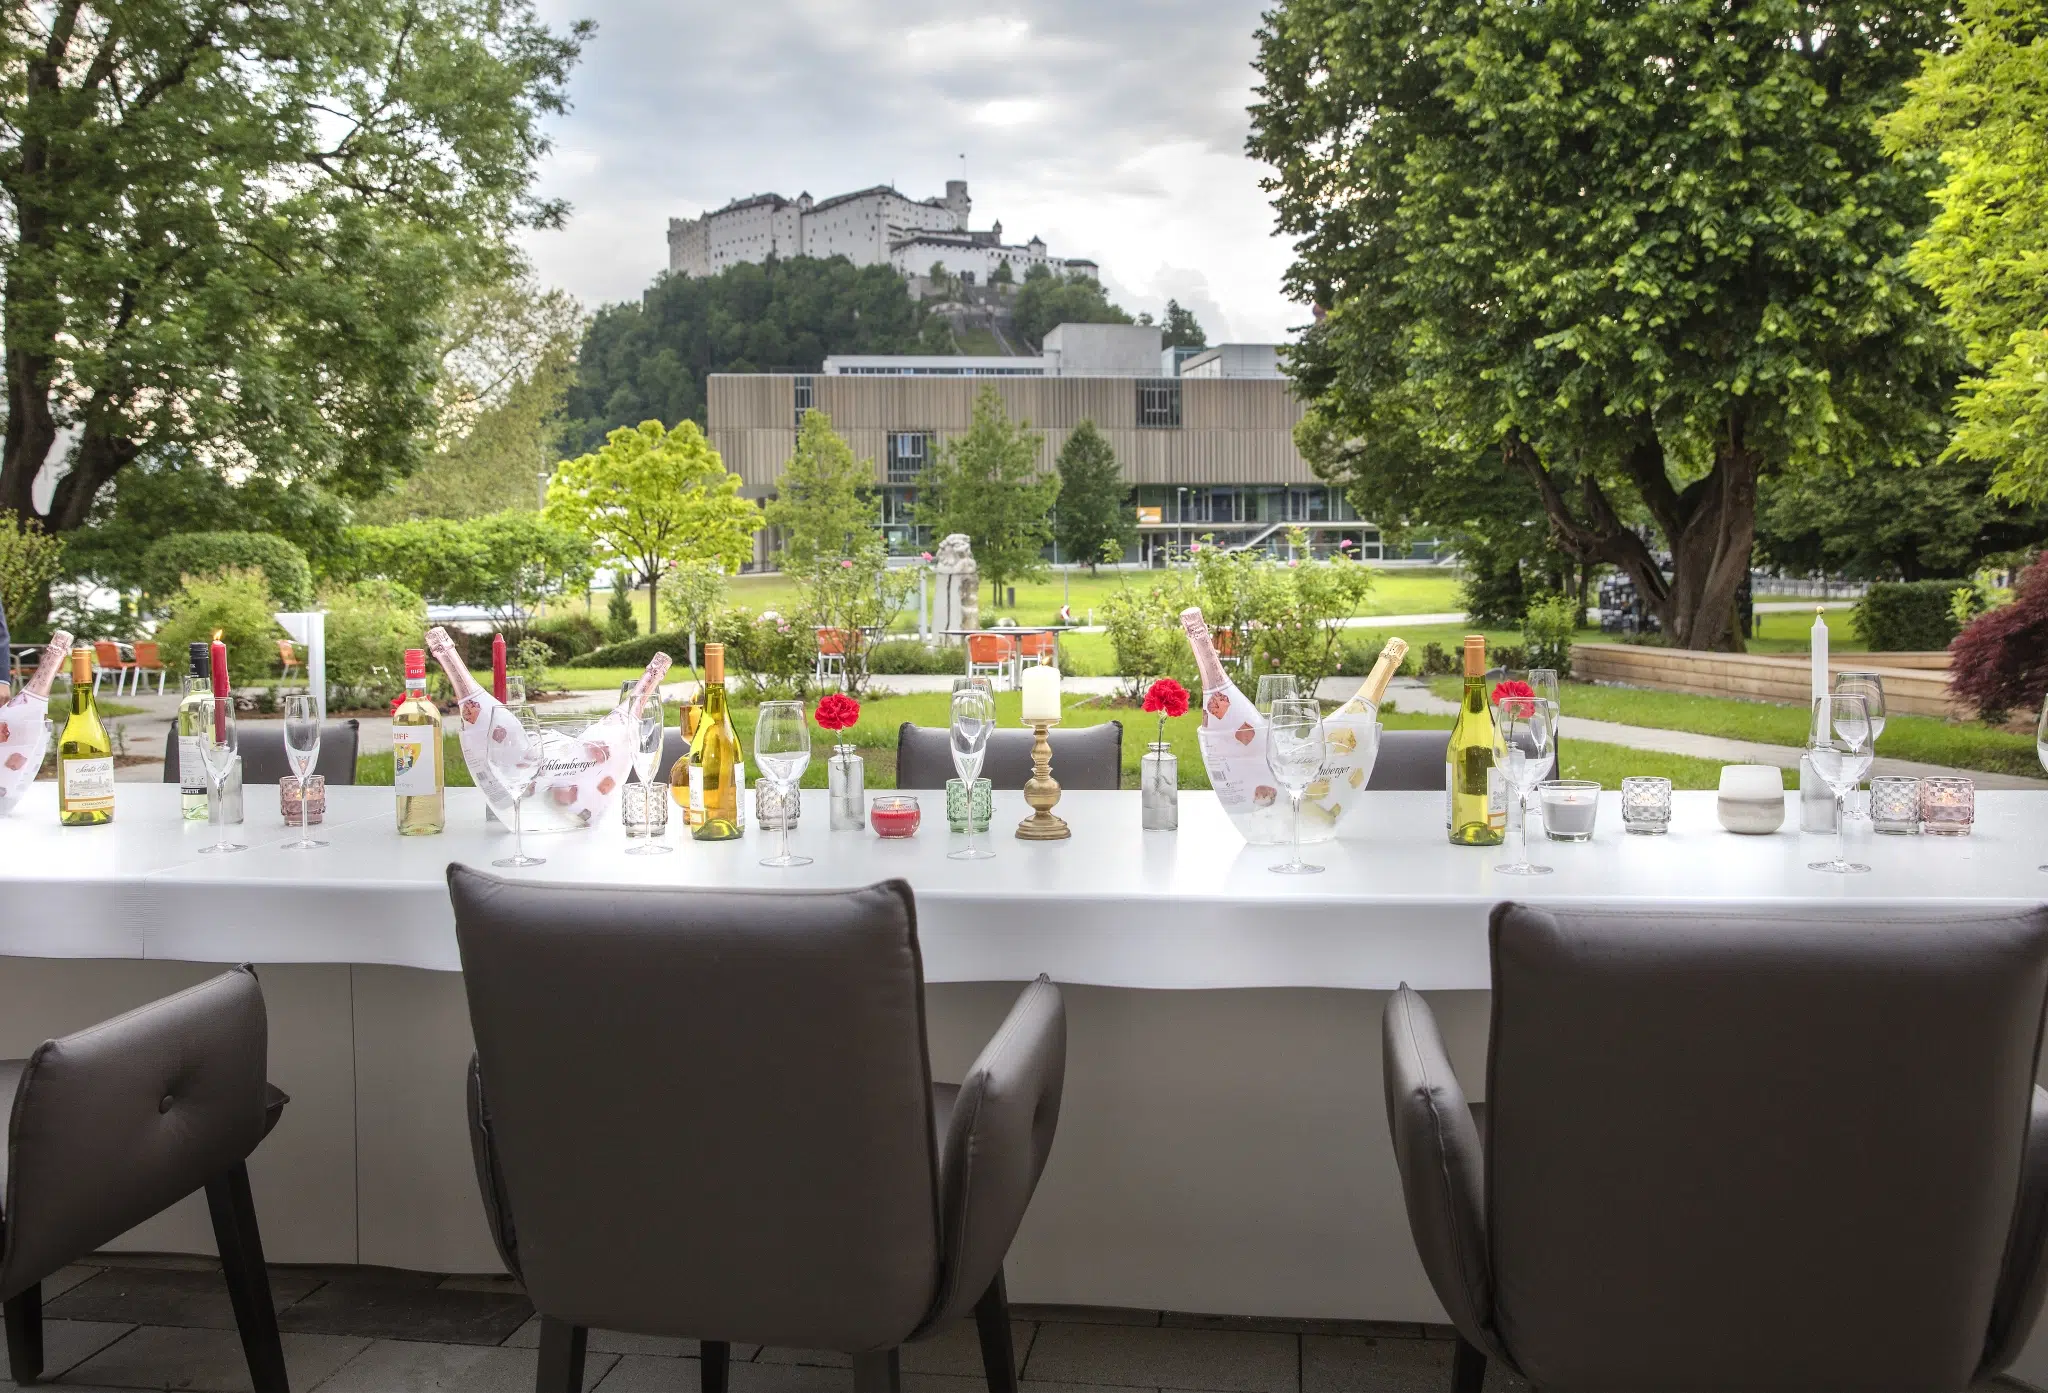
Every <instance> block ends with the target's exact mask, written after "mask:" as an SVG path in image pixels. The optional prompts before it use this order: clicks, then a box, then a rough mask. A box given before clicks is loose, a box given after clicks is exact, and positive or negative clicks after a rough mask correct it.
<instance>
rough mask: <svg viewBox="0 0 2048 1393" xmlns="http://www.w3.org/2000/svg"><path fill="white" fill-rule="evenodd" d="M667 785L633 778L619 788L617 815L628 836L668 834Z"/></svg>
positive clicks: (660, 835) (659, 835)
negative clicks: (642, 781) (644, 782)
mask: <svg viewBox="0 0 2048 1393" xmlns="http://www.w3.org/2000/svg"><path fill="white" fill-rule="evenodd" d="M668 805H669V796H668V785H667V784H659V783H657V784H643V783H641V782H640V781H639V780H637V779H635V780H634V781H633V782H632V783H629V784H627V785H626V786H625V787H624V788H622V789H620V790H619V816H620V818H621V819H622V820H624V822H625V824H626V835H627V836H629V837H662V836H666V835H668Z"/></svg>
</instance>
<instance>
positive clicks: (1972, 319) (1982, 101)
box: [1882, 0, 2048, 503]
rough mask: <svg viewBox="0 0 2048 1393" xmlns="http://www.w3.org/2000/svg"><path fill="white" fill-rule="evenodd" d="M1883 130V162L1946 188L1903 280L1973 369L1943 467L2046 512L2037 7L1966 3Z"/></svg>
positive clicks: (2046, 78)
mask: <svg viewBox="0 0 2048 1393" xmlns="http://www.w3.org/2000/svg"><path fill="white" fill-rule="evenodd" d="M1911 87H1912V96H1911V97H1910V98H1909V99H1908V100H1907V102H1906V104H1905V105H1904V106H1903V107H1902V108H1900V109H1899V110H1898V111H1896V112H1894V113H1893V114H1892V115H1891V116H1890V117H1888V118H1887V119H1886V120H1885V122H1884V123H1883V126H1882V129H1883V131H1884V134H1885V137H1886V139H1887V140H1888V141H1889V142H1890V143H1891V145H1892V146H1893V148H1895V149H1897V150H1899V151H1901V152H1903V153H1905V154H1907V155H1909V156H1912V157H1915V158H1919V159H1925V158H1927V157H1929V156H1932V155H1935V154H1938V155H1939V157H1940V163H1941V168H1942V170H1943V173H1944V174H1945V176H1946V177H1945V179H1944V181H1943V183H1942V184H1941V186H1940V188H1939V189H1937V190H1936V191H1935V195H1934V201H1935V205H1936V207H1937V208H1938V210H1939V211H1938V212H1937V214H1936V216H1935V218H1934V223H1933V226H1931V227H1930V228H1929V229H1928V230H1927V234H1926V235H1925V236H1924V237H1923V238H1922V239H1921V240H1920V243H1919V245H1917V246H1916V247H1914V248H1913V254H1912V258H1911V265H1912V268H1913V270H1914V272H1915V273H1916V274H1917V275H1919V276H1920V277H1921V279H1922V280H1924V281H1925V282H1926V283H1927V284H1928V285H1930V286H1932V287H1933V288H1934V291H1935V293H1936V294H1938V295H1939V296H1940V297H1941V303H1942V308H1943V309H1944V310H1945V311H1946V312H1947V315H1948V320H1949V323H1950V324H1952V325H1953V326H1954V327H1955V329H1956V330H1957V332H1958V333H1959V334H1960V335H1961V336H1962V340H1963V345H1964V348H1965V350H1966V351H1967V352H1968V354H1969V359H1970V366H1971V367H1972V368H1973V369H1975V371H1974V372H1973V373H1971V374H1970V375H1969V376H1967V377H1965V378H1964V379H1963V381H1962V384H1961V390H1960V394H1959V396H1958V398H1957V401H1956V413H1957V416H1958V417H1959V422H1958V426H1957V430H1956V435H1955V440H1954V442H1953V444H1952V445H1951V447H1950V450H1951V454H1952V455H1954V456H1960V457H1962V458H1965V459H1969V460H1973V461H1976V462H1978V463H1980V464H1986V465H1990V466H1992V467H1993V469H1994V471H1995V472H1994V474H1993V476H1992V486H1993V487H1994V488H1995V489H1996V490H1997V491H1998V493H1999V494H2000V495H2001V496H2002V497H2004V498H2007V499H2009V500H2012V501H2014V502H2020V503H2044V502H2048V16H2044V12H2043V10H2042V7H2041V5H2040V3H2039V0H1964V4H1963V6H1962V16H1961V20H1960V22H1959V23H1958V25H1957V28H1956V36H1955V42H1954V44H1953V45H1952V46H1950V47H1949V48H1948V50H1947V51H1944V52H1939V53H1934V54H1930V55H1929V57H1928V59H1927V66H1926V69H1925V71H1924V72H1922V73H1921V75H1920V76H1919V77H1918V78H1916V79H1915V80H1914V81H1913V82H1912V84H1911Z"/></svg>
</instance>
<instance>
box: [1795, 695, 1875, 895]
mask: <svg viewBox="0 0 2048 1393" xmlns="http://www.w3.org/2000/svg"><path fill="white" fill-rule="evenodd" d="M1871 724H1872V723H1871V719H1870V707H1869V706H1868V705H1867V704H1866V703H1865V702H1864V699H1863V698H1862V697H1860V696H1837V695H1829V696H1824V697H1818V698H1816V699H1815V700H1814V703H1813V726H1812V728H1811V730H1810V732H1809V733H1808V735H1807V739H1806V754H1807V758H1809V759H1811V760H1812V761H1813V767H1814V771H1815V772H1816V773H1818V774H1819V775H1820V776H1821V779H1822V780H1823V781H1824V782H1825V783H1826V784H1827V786H1828V787H1829V789H1831V790H1833V792H1834V795H1835V859H1834V860H1832V861H1810V862H1808V863H1807V867H1806V868H1807V869H1808V870H1810V871H1827V872H1830V873H1831V874H1834V875H1855V874H1858V873H1860V872H1863V871H1867V870H1869V869H1870V867H1868V866H1865V865H1860V864H1858V863H1857V862H1854V861H1851V860H1850V859H1849V857H1848V850H1849V847H1848V831H1847V828H1846V827H1845V826H1844V824H1845V822H1846V819H1845V818H1844V817H1843V811H1844V809H1843V804H1844V803H1845V801H1846V800H1847V798H1848V794H1849V790H1850V789H1852V788H1854V787H1856V785H1857V783H1858V782H1860V781H1861V780H1862V778H1863V775H1864V772H1865V771H1866V770H1868V769H1869V768H1870V746H1871V740H1872V737H1873V734H1874V732H1873V731H1872V729H1871Z"/></svg>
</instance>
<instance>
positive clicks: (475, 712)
mask: <svg viewBox="0 0 2048 1393" xmlns="http://www.w3.org/2000/svg"><path fill="white" fill-rule="evenodd" d="M427 649H428V651H429V652H431V653H432V654H433V655H434V658H435V659H436V661H438V662H439V663H440V664H441V670H442V671H443V672H445V673H447V674H448V682H449V685H450V687H451V688H452V689H453V691H454V693H455V704H456V709H457V710H458V711H459V712H460V713H461V714H460V720H459V722H458V727H457V728H458V733H459V735H460V736H461V740H462V762H463V763H464V764H466V765H468V766H469V776H470V778H471V779H472V780H474V781H475V783H476V786H477V788H478V789H480V790H481V791H482V792H483V795H484V798H485V799H486V801H488V802H489V803H490V804H491V806H492V807H493V808H494V809H495V810H496V811H497V814H498V816H499V817H500V818H502V819H503V820H505V821H506V822H510V821H511V820H512V800H511V796H510V795H509V794H508V793H507V791H506V789H505V786H504V783H503V782H502V781H501V780H500V779H499V778H498V777H497V776H496V775H495V774H494V773H492V772H491V761H490V751H489V746H488V744H487V743H486V742H488V741H489V740H490V739H491V738H492V737H491V732H492V731H493V730H495V731H497V732H498V733H499V735H500V736H501V737H502V738H517V737H516V735H510V734H508V725H509V723H507V722H504V721H499V722H496V723H495V724H494V723H493V722H492V720H491V712H492V711H493V710H494V709H497V708H498V706H499V705H500V703H499V701H498V699H497V698H496V697H494V696H492V695H491V693H490V692H489V690H487V689H486V688H484V687H483V686H482V685H480V684H479V683H478V682H477V680H476V679H475V678H474V677H472V676H470V673H469V667H468V665H467V664H465V663H464V662H463V661H462V655H461V654H459V653H457V652H456V651H455V643H454V640H452V639H450V638H449V637H448V633H447V631H446V630H445V629H442V628H440V627H438V626H437V627H435V628H433V629H430V630H428V631H427ZM668 668H669V656H668V654H666V653H656V654H655V655H654V658H653V660H652V661H651V662H649V663H648V664H647V670H646V671H645V672H643V673H641V674H640V680H639V681H637V682H635V683H634V684H633V686H632V688H631V689H630V690H629V691H628V692H627V694H626V695H625V696H624V697H622V698H620V700H619V703H618V705H616V706H614V707H613V708H612V709H611V710H610V711H608V712H606V713H605V714H604V715H603V716H600V717H599V718H598V719H597V720H596V721H594V722H592V723H591V724H590V725H588V726H586V727H584V729H583V730H581V731H580V732H577V733H575V734H570V733H568V732H566V731H561V730H549V729H543V730H542V731H541V733H540V739H541V741H542V759H543V764H542V768H541V774H540V778H539V781H538V782H537V783H535V785H534V792H533V797H532V798H530V799H528V800H527V804H526V808H525V810H524V813H523V815H522V816H523V818H524V825H525V830H527V831H529V832H566V831H574V830H576V829H578V828H583V827H589V826H592V825H593V824H595V823H596V822H597V821H598V820H599V819H600V818H601V817H602V816H603V815H604V813H605V812H606V810H608V809H609V808H610V807H611V804H612V800H613V799H614V798H616V797H617V796H618V793H619V788H620V786H621V785H622V784H624V783H625V781H626V772H627V770H628V769H630V768H631V767H632V764H633V752H634V750H635V749H636V748H638V745H639V730H638V727H639V722H640V708H641V707H643V706H645V705H646V704H647V702H648V700H649V699H650V698H656V699H658V698H657V697H656V692H657V689H658V688H659V687H660V686H661V679H662V677H663V676H664V675H666V674H667V672H668Z"/></svg>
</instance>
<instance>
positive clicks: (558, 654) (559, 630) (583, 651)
mask: <svg viewBox="0 0 2048 1393" xmlns="http://www.w3.org/2000/svg"><path fill="white" fill-rule="evenodd" d="M527 636H528V637H530V638H534V639H538V640H539V641H540V642H542V643H545V644H546V645H547V646H548V649H549V651H551V652H552V653H553V654H554V655H555V661H556V662H558V663H568V664H571V665H574V664H575V663H576V660H577V659H578V658H583V657H587V656H589V655H590V654H592V653H594V652H596V651H597V650H598V649H600V648H602V647H603V646H604V642H605V637H604V630H603V629H602V628H601V627H599V625H598V622H597V621H596V620H595V619H592V618H591V617H590V616H589V615H587V614H556V615H551V616H549V617H548V618H546V619H544V620H542V621H541V622H540V623H538V624H534V625H530V626H529V627H528V628H527ZM506 639H507V641H508V642H509V641H510V640H511V635H509V634H508V635H507V636H506ZM637 642H639V640H637V639H636V640H633V641H632V642H630V643H625V644H620V645H618V646H619V647H622V648H630V647H632V646H633V643H637ZM660 646H661V645H659V644H656V645H655V647H656V648H658V647H660ZM647 656H648V657H649V658H651V657H653V656H654V648H650V649H648V650H647ZM670 656H674V650H673V649H671V650H670ZM640 661H641V662H642V663H645V662H646V661H647V658H642V659H641V660H640ZM617 665H618V666H623V665H624V662H623V660H621V662H620V663H619V664H617ZM582 666H584V667H608V666H614V665H613V664H607V663H584V664H582Z"/></svg>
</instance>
